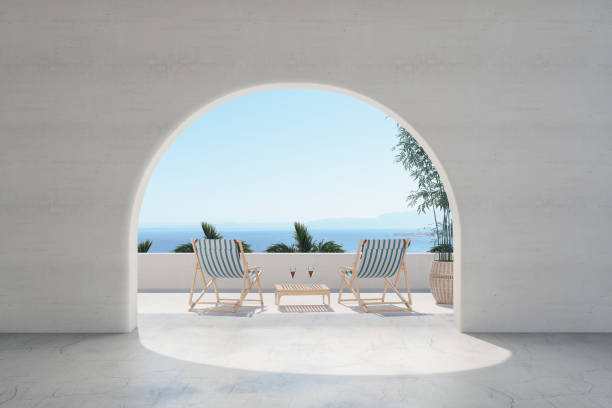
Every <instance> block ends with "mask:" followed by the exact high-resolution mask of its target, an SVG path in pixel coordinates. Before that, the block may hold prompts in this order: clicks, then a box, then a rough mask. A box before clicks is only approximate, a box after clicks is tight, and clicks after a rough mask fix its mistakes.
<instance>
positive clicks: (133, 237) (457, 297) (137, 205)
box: [129, 83, 461, 329]
mask: <svg viewBox="0 0 612 408" xmlns="http://www.w3.org/2000/svg"><path fill="white" fill-rule="evenodd" d="M277 89H306V90H322V91H329V92H334V93H339V94H343V95H346V96H349V97H352V98H355V99H358V100H360V101H362V102H365V103H366V104H368V105H370V106H372V107H374V108H376V109H378V110H380V111H382V112H384V113H385V114H386V115H387V116H389V117H390V118H391V119H393V120H394V121H395V122H396V123H398V124H399V125H400V126H402V127H403V128H404V129H406V130H408V131H409V132H410V134H411V135H413V137H414V138H415V139H416V140H417V141H418V143H419V144H420V145H421V146H422V147H423V149H424V150H425V151H426V152H427V154H428V155H429V157H430V159H431V161H432V162H433V163H434V165H435V166H436V169H437V171H438V173H439V175H440V178H441V180H442V183H443V184H444V188H445V190H446V193H447V195H448V199H449V204H450V208H451V211H452V214H453V229H454V233H453V235H454V237H455V256H454V258H455V272H454V273H455V279H454V305H455V306H454V307H455V322H456V325H457V327H459V329H461V246H460V245H461V244H460V243H461V239H460V237H461V235H460V234H461V233H460V231H461V227H460V218H459V212H458V208H457V204H456V201H455V196H454V194H453V190H452V187H451V185H450V182H449V179H448V175H447V174H446V171H445V169H444V166H443V165H442V163H440V161H439V160H438V158H437V156H436V154H435V152H434V151H433V150H432V148H431V147H430V146H429V145H428V144H427V142H426V140H425V139H424V138H423V137H422V136H421V135H420V134H419V133H418V131H417V130H416V129H414V128H413V127H412V126H411V125H410V124H409V123H408V122H407V121H406V120H404V119H403V118H401V117H400V116H399V115H397V114H396V113H395V112H393V111H392V110H390V109H389V108H387V107H385V106H384V105H383V104H381V103H379V102H377V101H374V100H372V99H370V98H368V97H366V96H364V95H361V94H359V93H356V92H353V91H350V90H347V89H343V88H338V87H333V86H328V85H320V84H302V83H286V84H267V85H261V86H255V87H251V88H246V89H243V90H240V91H237V92H233V93H230V94H228V95H226V96H223V97H221V98H218V99H216V100H214V101H212V102H210V103H208V104H207V105H205V106H204V107H202V108H201V109H199V110H197V111H196V112H194V113H193V114H191V115H190V116H189V117H188V118H186V119H185V120H183V121H182V123H181V124H180V125H179V126H178V127H177V128H176V130H175V131H174V132H172V133H171V134H170V135H169V136H168V138H167V139H166V140H165V141H164V143H163V144H162V145H161V146H160V147H159V149H158V150H157V152H156V153H155V154H154V156H153V157H152V159H151V161H150V163H149V165H148V166H147V168H146V170H145V173H144V175H143V177H142V179H141V181H140V184H139V186H138V190H137V193H136V197H135V199H134V206H133V209H132V216H131V220H130V254H129V261H130V294H129V295H130V300H131V308H132V309H131V315H130V319H131V321H132V323H133V324H132V325H133V326H135V321H136V292H137V287H138V286H137V267H138V265H137V262H138V260H137V251H136V245H137V236H138V222H139V215H140V210H141V205H142V200H143V197H144V194H145V191H146V188H147V186H148V184H149V180H150V178H151V176H152V174H153V171H154V170H155V168H156V167H157V165H158V163H159V161H160V160H161V158H162V156H163V155H164V154H165V152H166V151H167V150H168V148H169V147H170V145H171V144H172V143H173V142H174V141H175V140H176V139H177V138H178V137H179V135H181V134H182V133H183V132H184V131H185V130H186V129H187V128H188V127H189V126H190V125H192V124H193V123H194V122H195V121H196V120H197V119H199V118H200V117H202V116H204V115H205V114H207V113H208V112H210V111H211V110H213V109H215V108H216V107H218V106H220V105H222V104H224V103H226V102H228V101H230V100H233V99H236V98H239V97H241V96H244V95H248V94H253V93H257V92H262V91H268V90H277Z"/></svg>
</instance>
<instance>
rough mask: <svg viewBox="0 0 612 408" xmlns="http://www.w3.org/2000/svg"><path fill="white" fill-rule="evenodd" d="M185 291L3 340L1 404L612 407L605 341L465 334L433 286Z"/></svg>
mask: <svg viewBox="0 0 612 408" xmlns="http://www.w3.org/2000/svg"><path fill="white" fill-rule="evenodd" d="M186 296H187V295H186V294H184V293H169V294H159V293H142V294H139V311H140V313H141V314H140V316H139V329H138V330H137V331H135V332H133V333H130V334H116V335H108V334H107V335H64V334H56V335H52V334H22V335H0V407H1V408H5V407H79V408H81V407H188V406H194V407H195V406H197V407H235V406H240V407H370V408H371V407H417V408H422V407H453V408H456V407H470V408H473V407H533V408H536V407H537V408H539V407H559V408H560V407H568V408H569V407H571V408H578V407H612V387H611V385H612V336H609V335H580V334H575V335H563V334H549V335H547V334H507V335H501V334H499V335H489V334H477V335H470V334H461V333H458V332H457V331H456V330H455V328H454V325H453V322H452V310H451V309H448V308H444V307H439V306H436V305H435V304H434V303H433V300H432V298H431V295H430V294H428V293H417V294H415V295H414V303H415V309H416V312H415V313H412V314H409V313H400V314H395V315H393V314H384V315H381V314H364V313H361V312H360V311H359V310H357V309H352V308H348V307H345V306H341V305H337V304H336V303H334V297H333V295H332V305H331V308H329V309H328V308H324V307H321V306H320V305H321V298H320V297H318V296H316V297H312V298H295V299H291V298H289V297H287V298H283V303H285V304H289V303H297V302H298V301H299V302H302V303H309V304H313V305H319V306H311V307H293V306H291V305H288V306H286V307H281V308H278V307H276V306H274V301H273V294H270V293H266V294H265V296H266V308H265V310H264V311H263V312H262V311H261V310H260V309H257V308H249V309H247V310H245V311H244V312H242V313H239V314H238V315H231V314H220V313H217V314H207V315H198V314H195V313H186V312H185V306H186ZM510 307H511V306H510ZM309 310H316V311H317V312H311V311H309ZM492 313H494V311H492Z"/></svg>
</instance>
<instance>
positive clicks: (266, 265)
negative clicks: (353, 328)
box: [138, 253, 434, 291]
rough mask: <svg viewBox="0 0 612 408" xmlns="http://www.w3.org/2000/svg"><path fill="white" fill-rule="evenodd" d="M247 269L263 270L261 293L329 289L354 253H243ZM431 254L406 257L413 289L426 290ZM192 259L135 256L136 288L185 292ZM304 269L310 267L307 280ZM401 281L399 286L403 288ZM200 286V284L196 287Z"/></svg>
mask: <svg viewBox="0 0 612 408" xmlns="http://www.w3.org/2000/svg"><path fill="white" fill-rule="evenodd" d="M246 257H247V261H248V262H249V266H253V265H257V266H261V267H262V268H263V270H264V272H263V275H262V278H261V282H262V285H263V289H264V290H273V289H274V284H276V283H283V282H295V283H308V282H317V283H324V284H326V285H327V286H329V287H330V288H331V289H332V290H337V289H338V287H339V284H340V278H339V275H338V269H339V268H340V266H342V265H352V263H353V262H354V260H355V254H350V253H346V254H268V253H252V254H247V255H246ZM433 259H434V255H433V254H428V253H409V254H406V265H407V267H408V280H409V282H410V286H411V287H412V289H414V290H423V289H429V269H430V267H431V262H432V261H433ZM194 263H195V258H194V255H193V254H174V253H170V254H168V253H163V254H162V253H153V254H138V289H139V290H143V291H147V290H187V289H189V288H190V287H191V279H192V276H193V270H194ZM307 266H314V267H315V272H314V275H313V277H312V279H311V278H309V277H308V273H307V271H306V267H307ZM290 267H295V268H296V270H297V271H296V274H295V278H294V279H291V276H290V274H289V268H290ZM240 285H241V280H240V279H219V280H218V287H219V288H222V289H240ZM359 285H360V288H361V289H366V290H371V289H381V287H382V283H381V280H380V279H362V280H361V281H360V282H359ZM403 285H404V284H403V281H402V283H401V286H402V287H403ZM200 287H201V285H200Z"/></svg>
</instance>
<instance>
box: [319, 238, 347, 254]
mask: <svg viewBox="0 0 612 408" xmlns="http://www.w3.org/2000/svg"><path fill="white" fill-rule="evenodd" d="M315 248H316V250H315V252H327V253H332V252H334V253H339V252H344V249H342V245H340V244H337V243H336V242H334V241H324V240H321V241H319V242H317V243H316V244H315Z"/></svg>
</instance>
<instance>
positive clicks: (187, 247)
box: [174, 242, 193, 253]
mask: <svg viewBox="0 0 612 408" xmlns="http://www.w3.org/2000/svg"><path fill="white" fill-rule="evenodd" d="M174 252H177V253H182V252H193V245H191V242H188V243H186V244H182V245H179V246H177V247H176V248H174Z"/></svg>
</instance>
